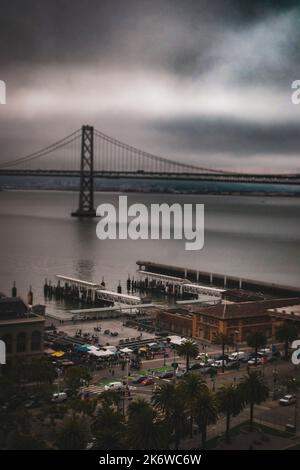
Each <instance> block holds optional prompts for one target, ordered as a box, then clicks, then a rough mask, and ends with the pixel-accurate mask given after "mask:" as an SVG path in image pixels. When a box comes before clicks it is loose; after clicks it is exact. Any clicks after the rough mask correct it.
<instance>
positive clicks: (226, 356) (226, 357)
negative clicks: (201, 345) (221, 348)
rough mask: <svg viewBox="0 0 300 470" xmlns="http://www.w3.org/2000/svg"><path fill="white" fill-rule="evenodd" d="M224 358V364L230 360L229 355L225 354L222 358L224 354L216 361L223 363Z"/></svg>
mask: <svg viewBox="0 0 300 470" xmlns="http://www.w3.org/2000/svg"><path fill="white" fill-rule="evenodd" d="M223 358H224V362H225V361H226V362H228V360H229V356H228V354H224V356H222V354H221V355H220V356H217V357H216V358H215V361H223Z"/></svg>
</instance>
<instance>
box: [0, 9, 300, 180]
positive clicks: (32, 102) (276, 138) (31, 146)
mask: <svg viewBox="0 0 300 470" xmlns="http://www.w3.org/2000/svg"><path fill="white" fill-rule="evenodd" d="M225 3H226V6H225V5H224V4H225ZM299 22H300V6H299V2H297V1H285V2H283V1H273V2H272V1H251V2H250V1H245V2H243V7H241V6H240V2H238V1H237V0H230V1H229V2H221V1H214V2H209V1H207V0H199V1H192V0H186V1H184V2H183V1H179V0H172V1H171V0H169V1H167V0H164V1H162V2H155V1H153V2H150V3H149V2H147V1H146V0H139V1H137V0H127V1H126V2H120V1H117V0H110V1H106V0H102V1H101V2H97V1H95V0H89V1H88V2H83V1H76V2H71V1H69V0H60V1H58V0H55V1H51V2H50V1H49V0H47V1H44V2H42V4H41V2H38V1H36V0H28V1H26V2H21V1H19V0H13V1H11V2H8V1H7V0H2V2H1V6H0V44H1V46H0V79H1V80H5V82H6V86H7V104H6V105H1V106H0V142H1V149H0V161H2V162H3V161H7V160H10V159H12V160H13V159H14V158H16V157H20V156H23V155H25V154H28V153H30V152H31V151H34V150H36V149H39V148H41V147H44V146H46V145H47V144H49V143H52V142H53V141H55V140H58V139H59V138H61V137H63V136H64V135H67V134H69V133H70V132H72V131H73V130H75V129H76V128H78V127H80V126H81V125H82V124H83V123H89V124H91V125H94V126H95V127H96V128H98V129H99V130H101V131H103V132H104V133H107V134H109V135H111V136H113V137H116V138H118V139H120V140H123V141H125V142H127V143H130V144H132V145H135V146H137V147H140V148H142V149H144V150H146V151H149V152H152V153H156V154H158V155H162V156H166V157H169V158H172V159H175V160H178V161H182V162H185V163H192V164H196V165H199V166H203V167H207V168H212V169H214V168H222V169H225V170H234V171H257V172H293V171H295V172H296V171H299V166H300V165H299V163H300V160H299V143H298V142H299V138H298V135H299V118H300V105H299V106H297V105H293V104H292V101H291V94H292V89H291V84H292V82H293V81H294V80H296V79H300V73H299V63H300V57H299V43H300V28H299Z"/></svg>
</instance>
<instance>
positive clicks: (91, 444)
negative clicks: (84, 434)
mask: <svg viewBox="0 0 300 470" xmlns="http://www.w3.org/2000/svg"><path fill="white" fill-rule="evenodd" d="M96 444H97V439H96V438H95V437H92V438H91V440H90V441H89V442H88V443H87V445H86V448H85V450H92V449H94V448H95V447H96Z"/></svg>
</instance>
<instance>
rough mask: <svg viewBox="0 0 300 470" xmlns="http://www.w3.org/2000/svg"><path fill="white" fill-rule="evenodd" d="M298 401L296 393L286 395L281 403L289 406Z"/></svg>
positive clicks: (281, 399)
mask: <svg viewBox="0 0 300 470" xmlns="http://www.w3.org/2000/svg"><path fill="white" fill-rule="evenodd" d="M294 403H296V396H295V395H284V397H282V398H280V400H279V405H282V406H289V405H293V404H294Z"/></svg>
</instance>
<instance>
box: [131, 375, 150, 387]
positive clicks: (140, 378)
mask: <svg viewBox="0 0 300 470" xmlns="http://www.w3.org/2000/svg"><path fill="white" fill-rule="evenodd" d="M145 379H147V377H146V376H145V375H138V376H137V377H135V378H134V379H133V380H132V381H131V383H133V384H135V385H137V384H140V383H142V382H143V381H144V380H145Z"/></svg>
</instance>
